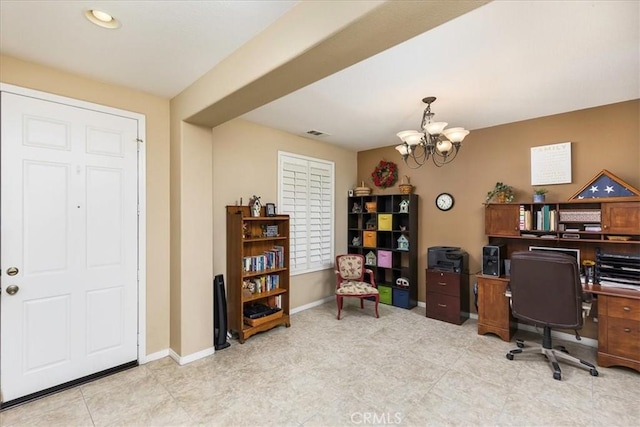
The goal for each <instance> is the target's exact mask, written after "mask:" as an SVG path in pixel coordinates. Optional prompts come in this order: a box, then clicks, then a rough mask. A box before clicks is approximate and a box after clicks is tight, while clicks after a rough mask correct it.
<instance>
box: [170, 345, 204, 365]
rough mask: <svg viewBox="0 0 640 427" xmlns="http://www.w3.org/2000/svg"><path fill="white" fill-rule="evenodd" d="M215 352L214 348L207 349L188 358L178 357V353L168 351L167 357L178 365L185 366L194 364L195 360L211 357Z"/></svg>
mask: <svg viewBox="0 0 640 427" xmlns="http://www.w3.org/2000/svg"><path fill="white" fill-rule="evenodd" d="M215 351H216V350H215V348H213V347H209V348H207V349H204V350H202V351H199V352H197V353H193V354H190V355H188V356H180V355H179V354H178V353H176V352H175V351H173V349H169V356H171V358H172V359H173V360H175V361H176V363H177V364H178V365H186V364H187V363H191V362H195V361H196V360H199V359H203V358H205V357H207V356H211V355H212V354H213V353H215Z"/></svg>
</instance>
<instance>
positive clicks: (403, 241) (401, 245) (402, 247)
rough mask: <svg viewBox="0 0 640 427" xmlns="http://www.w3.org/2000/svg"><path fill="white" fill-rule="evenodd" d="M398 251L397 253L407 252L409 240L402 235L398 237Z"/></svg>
mask: <svg viewBox="0 0 640 427" xmlns="http://www.w3.org/2000/svg"><path fill="white" fill-rule="evenodd" d="M398 250H399V251H408V250H409V239H407V238H406V237H405V236H404V234H403V235H401V236H400V237H398Z"/></svg>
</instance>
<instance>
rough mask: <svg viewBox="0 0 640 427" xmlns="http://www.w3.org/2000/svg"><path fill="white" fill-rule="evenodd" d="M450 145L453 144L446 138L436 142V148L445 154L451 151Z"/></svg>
mask: <svg viewBox="0 0 640 427" xmlns="http://www.w3.org/2000/svg"><path fill="white" fill-rule="evenodd" d="M451 147H453V144H452V143H451V141H448V140H446V139H444V140H442V141H439V142H438V144H436V149H437V150H438V151H439V152H440V153H442V154H443V155H445V156H446V155H447V154H449V151H451Z"/></svg>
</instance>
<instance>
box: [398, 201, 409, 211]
mask: <svg viewBox="0 0 640 427" xmlns="http://www.w3.org/2000/svg"><path fill="white" fill-rule="evenodd" d="M400 213H409V201H408V200H403V201H401V202H400Z"/></svg>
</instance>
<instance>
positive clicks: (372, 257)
mask: <svg viewBox="0 0 640 427" xmlns="http://www.w3.org/2000/svg"><path fill="white" fill-rule="evenodd" d="M364 264H365V265H372V266H374V267H375V266H376V254H374V253H373V251H369V253H368V254H366V255H365V257H364Z"/></svg>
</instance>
